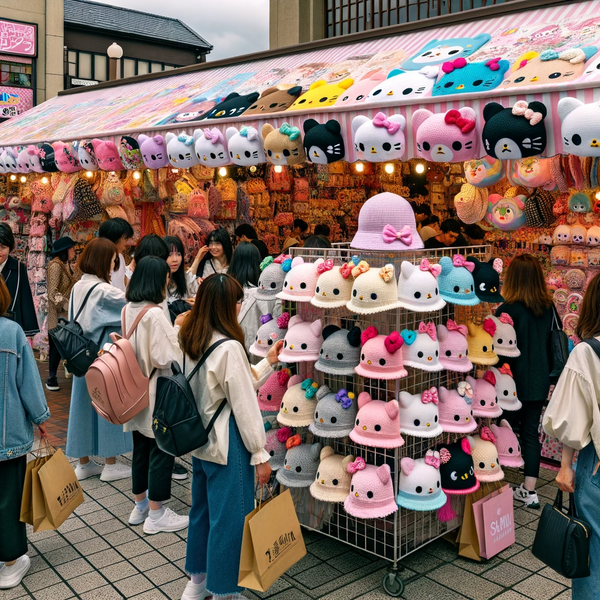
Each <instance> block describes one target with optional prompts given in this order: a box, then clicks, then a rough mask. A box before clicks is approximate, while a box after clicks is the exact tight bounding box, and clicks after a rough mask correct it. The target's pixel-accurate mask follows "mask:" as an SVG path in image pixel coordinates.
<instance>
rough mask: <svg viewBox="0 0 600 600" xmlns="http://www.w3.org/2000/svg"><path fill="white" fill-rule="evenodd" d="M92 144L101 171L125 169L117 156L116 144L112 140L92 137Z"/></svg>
mask: <svg viewBox="0 0 600 600" xmlns="http://www.w3.org/2000/svg"><path fill="white" fill-rule="evenodd" d="M92 145H93V147H94V153H95V154H96V159H97V160H98V166H99V167H100V168H101V169H102V170H103V171H123V170H124V169H125V167H124V166H123V163H122V162H121V158H120V157H119V150H118V149H117V145H116V144H115V143H114V142H111V141H110V140H106V141H104V140H99V139H98V138H94V139H93V140H92Z"/></svg>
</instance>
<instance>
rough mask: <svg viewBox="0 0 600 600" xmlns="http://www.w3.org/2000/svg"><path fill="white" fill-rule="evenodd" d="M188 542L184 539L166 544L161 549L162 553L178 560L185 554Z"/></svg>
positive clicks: (170, 558)
mask: <svg viewBox="0 0 600 600" xmlns="http://www.w3.org/2000/svg"><path fill="white" fill-rule="evenodd" d="M186 549H187V544H186V543H185V542H183V541H179V542H176V543H175V544H171V545H170V546H165V547H164V548H161V549H160V553H161V554H164V555H165V556H166V557H167V558H168V559H169V560H171V561H173V560H178V559H180V558H183V557H184V556H185V552H186Z"/></svg>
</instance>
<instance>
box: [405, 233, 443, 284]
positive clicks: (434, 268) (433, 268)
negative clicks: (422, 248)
mask: <svg viewBox="0 0 600 600" xmlns="http://www.w3.org/2000/svg"><path fill="white" fill-rule="evenodd" d="M411 237H412V236H411ZM419 269H421V271H429V272H430V273H431V274H432V275H433V276H434V277H439V276H440V273H441V272H442V267H440V265H432V264H431V263H430V262H429V261H428V260H427V259H426V258H424V259H423V260H422V261H421V264H420V265H419Z"/></svg>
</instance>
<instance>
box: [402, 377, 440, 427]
mask: <svg viewBox="0 0 600 600" xmlns="http://www.w3.org/2000/svg"><path fill="white" fill-rule="evenodd" d="M398 400H399V403H400V433H405V434H407V435H414V436H415V437H420V438H433V437H437V436H438V435H440V434H441V433H442V432H443V429H442V425H441V424H440V416H439V411H438V403H439V399H438V391H437V389H436V388H434V387H432V388H430V389H428V390H425V391H424V392H422V393H421V394H409V393H408V392H400V395H399V397H398Z"/></svg>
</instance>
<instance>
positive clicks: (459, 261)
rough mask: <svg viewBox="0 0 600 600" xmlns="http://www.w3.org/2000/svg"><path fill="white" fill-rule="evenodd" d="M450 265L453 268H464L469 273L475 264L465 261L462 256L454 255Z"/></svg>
mask: <svg viewBox="0 0 600 600" xmlns="http://www.w3.org/2000/svg"><path fill="white" fill-rule="evenodd" d="M452 264H453V265H454V266H455V267H464V268H465V269H467V271H469V273H472V272H473V271H474V270H475V263H473V262H471V261H469V260H467V259H466V258H465V257H464V256H463V255H462V254H455V255H454V256H453V257H452Z"/></svg>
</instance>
